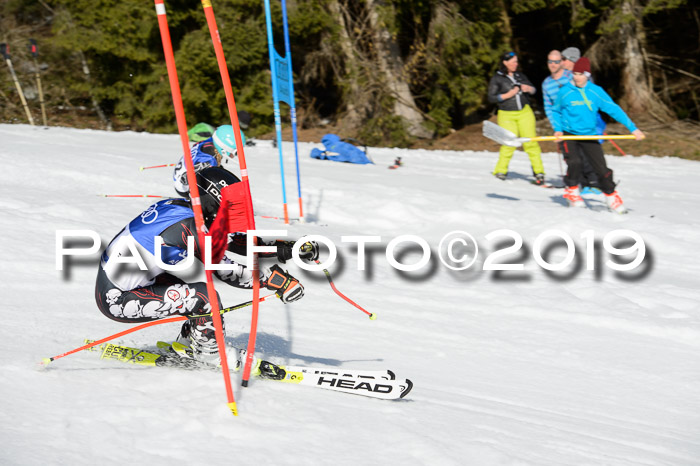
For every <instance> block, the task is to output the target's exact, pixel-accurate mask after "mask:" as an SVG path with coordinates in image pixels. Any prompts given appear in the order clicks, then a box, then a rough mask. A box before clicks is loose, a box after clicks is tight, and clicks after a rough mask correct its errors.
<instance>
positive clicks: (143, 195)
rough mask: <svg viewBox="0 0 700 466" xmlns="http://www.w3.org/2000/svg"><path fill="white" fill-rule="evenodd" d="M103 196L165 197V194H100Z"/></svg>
mask: <svg viewBox="0 0 700 466" xmlns="http://www.w3.org/2000/svg"><path fill="white" fill-rule="evenodd" d="M98 196H102V197H159V198H165V196H158V195H156V194H98Z"/></svg>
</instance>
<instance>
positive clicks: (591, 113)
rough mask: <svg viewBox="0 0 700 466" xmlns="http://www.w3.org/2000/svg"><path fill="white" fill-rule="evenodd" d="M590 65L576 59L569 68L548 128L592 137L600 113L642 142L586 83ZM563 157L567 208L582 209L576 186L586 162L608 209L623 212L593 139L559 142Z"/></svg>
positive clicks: (599, 90) (640, 135) (616, 108)
mask: <svg viewBox="0 0 700 466" xmlns="http://www.w3.org/2000/svg"><path fill="white" fill-rule="evenodd" d="M590 75H591V64H590V62H589V61H588V58H586V57H582V58H580V59H579V60H578V61H577V62H576V64H575V65H574V69H573V82H569V83H567V84H566V85H565V86H563V87H562V88H561V89H560V90H559V96H558V97H557V102H556V104H555V105H554V107H553V108H552V126H553V127H554V135H555V136H563V135H565V134H566V135H590V134H594V133H593V132H594V131H595V125H596V116H597V115H598V111H603V112H605V113H607V114H608V115H610V116H611V117H613V118H614V119H615V120H617V121H618V122H620V123H621V124H623V125H624V126H625V127H626V128H627V129H628V130H629V131H630V132H631V133H632V134H633V135H634V137H635V139H637V140H641V139H644V133H642V131H641V130H640V129H638V128H637V127H636V125H635V124H634V123H633V122H632V120H631V119H630V118H629V117H628V116H627V114H626V113H625V112H624V111H623V110H622V109H621V108H620V106H619V105H617V104H616V103H615V102H613V100H612V99H611V98H610V96H609V95H608V94H607V93H606V92H605V91H604V90H603V89H602V88H601V87H600V86H597V85H595V84H593V83H592V82H590V81H589V80H588V78H589V77H590ZM562 146H563V150H564V157H565V158H568V169H567V172H566V176H565V177H564V182H565V184H566V186H567V187H566V190H565V192H564V199H566V200H567V201H568V202H569V205H570V206H573V207H583V206H584V202H583V198H581V193H580V191H579V188H578V185H579V183H580V182H581V176H582V170H583V160H584V159H587V160H588V161H589V162H590V163H591V167H593V170H594V171H595V173H596V175H597V176H598V180H599V182H600V187H601V190H602V191H603V193H605V198H606V202H607V205H608V208H609V209H610V210H612V211H615V212H618V213H626V212H627V209H626V208H625V206H624V205H623V203H622V198H621V197H620V195H619V194H618V193H617V191H615V183H614V182H613V172H612V170H610V169H609V168H608V166H607V164H606V162H605V156H604V155H603V149H602V148H601V146H600V143H599V142H598V141H595V140H588V141H563V143H562Z"/></svg>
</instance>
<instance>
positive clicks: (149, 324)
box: [39, 293, 277, 366]
mask: <svg viewBox="0 0 700 466" xmlns="http://www.w3.org/2000/svg"><path fill="white" fill-rule="evenodd" d="M273 296H277V294H276V293H272V294H269V295H267V296H263V297H262V298H260V302H262V301H265V300H266V299H269V298H272V297H273ZM251 304H253V302H252V301H247V302H245V303H241V304H236V305H235V306H231V307H227V308H225V309H221V311H220V313H221V314H223V313H225V312H230V311H235V310H238V309H242V308H244V307H246V306H250V305H251ZM204 315H207V314H204ZM183 320H187V316H174V317H168V318H166V319H159V320H154V321H151V322H146V323H145V324H141V325H137V326H136V327H131V328H130V329H128V330H124V331H122V332H119V333H115V334H114V335H110V336H108V337H104V338H101V339H99V340H96V341H93V342H92V343H88V344H86V345H83V346H81V347H79V348H75V349H72V350H70V351H66V352H65V353H63V354H59V355H58V356H54V357H52V358H44V359H42V360H41V362H40V363H39V364H43V365H44V366H48V365H49V364H50V363H51V362H53V361H55V360H56V359H60V358H63V357H66V356H69V355H71V354H74V353H77V352H79V351H83V350H86V349H88V348H92V347H93V346H97V345H99V344H102V343H105V342H107V341H110V340H114V339H115V338H119V337H121V336H124V335H128V334H130V333H134V332H136V331H138V330H141V329H144V328H147V327H152V326H154V325H161V324H167V323H170V322H179V321H183Z"/></svg>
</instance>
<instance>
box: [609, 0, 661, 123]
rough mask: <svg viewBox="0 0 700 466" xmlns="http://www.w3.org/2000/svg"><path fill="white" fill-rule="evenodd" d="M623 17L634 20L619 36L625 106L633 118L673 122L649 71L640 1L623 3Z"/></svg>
mask: <svg viewBox="0 0 700 466" xmlns="http://www.w3.org/2000/svg"><path fill="white" fill-rule="evenodd" d="M622 14H623V16H625V17H634V18H635V19H634V20H633V21H629V22H626V23H624V24H623V25H622V27H621V28H620V30H619V31H618V34H619V36H620V39H621V40H620V41H619V43H620V44H622V75H621V77H622V91H623V97H622V99H621V103H622V106H623V107H625V108H626V109H627V111H628V112H629V113H631V114H638V115H640V114H645V113H649V114H651V115H652V116H653V117H655V118H656V119H658V120H661V121H671V120H673V119H674V118H673V113H672V112H671V111H670V110H669V108H668V107H667V106H666V105H665V104H664V103H663V102H662V101H661V99H659V98H658V96H657V95H656V94H655V93H654V90H653V87H652V84H651V82H650V79H648V77H649V76H650V75H649V73H648V70H647V67H646V60H645V58H646V57H645V56H646V51H645V49H644V40H645V35H644V27H643V24H642V12H641V7H640V6H639V2H638V0H623V1H622Z"/></svg>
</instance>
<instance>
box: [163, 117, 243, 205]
mask: <svg viewBox="0 0 700 466" xmlns="http://www.w3.org/2000/svg"><path fill="white" fill-rule="evenodd" d="M193 129H194V128H193ZM188 134H189V133H188ZM241 141H242V142H243V144H244V145H245V143H246V141H245V135H244V134H243V131H241ZM237 154H238V151H237V150H236V138H235V136H234V135H233V126H231V125H223V126H219V127H218V128H216V131H214V134H212V135H211V137H210V138H207V139H205V140H203V141H202V142H199V143H197V144H195V145H194V146H192V148H191V149H190V155H191V156H192V164H193V165H194V171H195V173H197V172H199V171H201V170H204V169H205V168H209V167H218V166H221V161H222V160H226V161H228V159H232V158H234V157H236V155H237ZM173 182H174V185H175V192H177V194H178V195H179V196H182V197H189V189H188V187H187V167H186V166H185V157H184V156H182V157H180V160H179V161H178V163H177V165H176V166H175V170H174V171H173Z"/></svg>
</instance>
